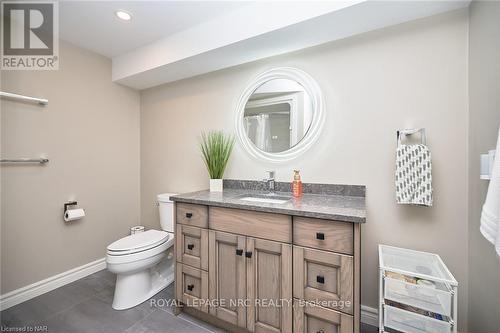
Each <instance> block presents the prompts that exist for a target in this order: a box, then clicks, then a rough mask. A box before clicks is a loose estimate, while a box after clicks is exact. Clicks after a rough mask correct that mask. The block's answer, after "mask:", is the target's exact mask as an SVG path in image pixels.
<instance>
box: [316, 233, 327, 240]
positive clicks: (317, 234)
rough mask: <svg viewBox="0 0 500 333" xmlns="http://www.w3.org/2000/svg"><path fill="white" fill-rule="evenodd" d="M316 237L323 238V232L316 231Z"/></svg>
mask: <svg viewBox="0 0 500 333" xmlns="http://www.w3.org/2000/svg"><path fill="white" fill-rule="evenodd" d="M316 239H319V240H325V234H324V233H322V232H317V233H316Z"/></svg>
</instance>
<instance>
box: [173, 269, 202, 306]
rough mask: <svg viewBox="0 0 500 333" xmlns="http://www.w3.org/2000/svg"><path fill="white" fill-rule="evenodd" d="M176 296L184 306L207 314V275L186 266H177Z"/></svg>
mask: <svg viewBox="0 0 500 333" xmlns="http://www.w3.org/2000/svg"><path fill="white" fill-rule="evenodd" d="M175 288H176V295H177V297H178V298H180V301H182V303H183V304H184V305H185V306H189V307H193V308H197V309H198V310H201V311H203V312H208V306H207V304H206V302H205V301H206V300H207V299H208V273H207V272H205V271H202V270H200V269H197V268H193V267H190V266H187V265H183V264H180V263H178V264H177V275H176V279H175Z"/></svg>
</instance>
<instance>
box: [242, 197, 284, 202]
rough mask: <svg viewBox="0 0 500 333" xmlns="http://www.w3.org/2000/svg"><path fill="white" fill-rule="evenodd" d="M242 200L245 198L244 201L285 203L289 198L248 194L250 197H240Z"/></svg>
mask: <svg viewBox="0 0 500 333" xmlns="http://www.w3.org/2000/svg"><path fill="white" fill-rule="evenodd" d="M240 200H244V201H252V202H263V203H274V204H284V203H285V202H287V201H288V200H290V199H288V198H283V197H277V198H261V197H252V196H248V197H243V198H240Z"/></svg>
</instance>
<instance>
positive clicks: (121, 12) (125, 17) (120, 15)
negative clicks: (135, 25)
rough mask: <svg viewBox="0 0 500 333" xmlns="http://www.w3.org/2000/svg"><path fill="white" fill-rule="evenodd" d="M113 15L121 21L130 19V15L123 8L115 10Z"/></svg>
mask: <svg viewBox="0 0 500 333" xmlns="http://www.w3.org/2000/svg"><path fill="white" fill-rule="evenodd" d="M115 15H116V17H118V18H119V19H120V20H123V21H130V20H131V19H132V15H131V14H130V13H127V12H126V11H124V10H117V11H116V12H115Z"/></svg>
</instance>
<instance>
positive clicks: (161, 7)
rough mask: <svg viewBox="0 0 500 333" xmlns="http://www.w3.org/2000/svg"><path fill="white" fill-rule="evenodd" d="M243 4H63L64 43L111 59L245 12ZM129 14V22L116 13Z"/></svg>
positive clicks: (62, 33) (87, 2)
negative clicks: (223, 17)
mask: <svg viewBox="0 0 500 333" xmlns="http://www.w3.org/2000/svg"><path fill="white" fill-rule="evenodd" d="M248 4H249V2H240V1H70V0H66V1H61V2H59V35H60V37H61V38H62V39H64V40H66V41H69V42H71V43H73V44H75V45H78V46H81V47H83V48H86V49H88V50H91V51H94V52H96V53H99V54H102V55H104V56H107V57H109V58H112V57H115V56H117V55H120V54H123V53H126V52H129V51H132V50H133V49H135V48H138V47H140V46H144V45H147V44H150V43H152V42H154V41H156V40H159V39H162V38H165V37H168V36H170V35H172V34H175V33H177V32H179V31H182V30H186V29H189V28H191V27H193V26H195V25H198V24H200V23H203V22H206V21H209V20H211V19H214V18H216V17H218V16H220V15H224V14H227V13H228V12H230V11H232V10H235V9H239V8H242V7H244V6H246V5H248ZM119 9H121V10H125V11H127V12H129V13H131V14H132V20H131V21H130V22H125V21H122V20H120V19H118V18H117V17H116V16H115V11H117V10H119Z"/></svg>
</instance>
